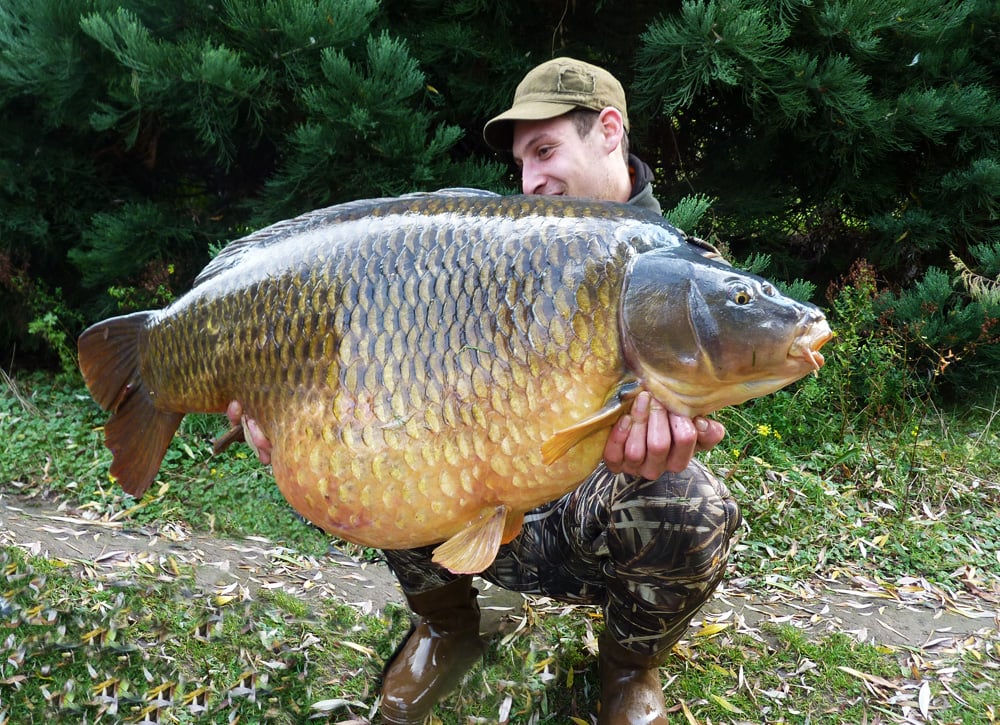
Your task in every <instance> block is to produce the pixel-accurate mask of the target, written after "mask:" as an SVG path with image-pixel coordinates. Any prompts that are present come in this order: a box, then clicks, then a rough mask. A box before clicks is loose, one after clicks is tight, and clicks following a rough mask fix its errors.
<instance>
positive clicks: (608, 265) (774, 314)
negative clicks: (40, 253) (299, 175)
mask: <svg viewBox="0 0 1000 725" xmlns="http://www.w3.org/2000/svg"><path fill="white" fill-rule="evenodd" d="M712 256H713V255H711V254H708V253H707V252H706V250H705V249H703V248H701V247H700V246H697V245H695V244H692V243H690V242H689V241H688V239H687V237H686V236H685V235H684V234H683V233H682V232H680V231H679V230H678V229H676V228H675V227H673V226H672V225H671V224H670V223H669V222H667V221H666V220H665V219H663V218H662V217H661V216H659V215H655V214H652V213H649V212H646V211H643V210H641V209H637V208H636V207H634V206H629V205H627V204H616V203H611V202H597V201H589V200H582V199H569V198H562V197H543V196H504V195H497V194H492V193H490V192H484V191H479V190H470V189H449V190H441V191H438V192H426V193H414V194H408V195H404V196H401V197H396V198H381V199H362V200H357V201H352V202H347V203H343V204H339V205H335V206H332V207H328V208H325V209H319V210H316V211H312V212H308V213H306V214H303V215H301V216H298V217H296V218H294V219H289V220H285V221H281V222H278V223H276V224H273V225H271V226H269V227H266V228H264V229H261V230H259V231H257V232H255V233H252V234H250V235H249V236H246V237H244V238H242V239H238V240H236V241H234V242H231V243H230V244H229V245H227V246H226V247H225V248H224V249H223V250H222V251H221V252H220V253H219V254H218V255H217V256H216V257H215V258H214V260H212V261H211V262H210V263H209V264H208V266H206V267H205V268H204V270H203V271H202V272H201V273H200V274H199V275H198V276H197V278H196V279H195V281H194V284H193V286H192V288H191V289H190V290H189V291H188V292H186V293H185V294H183V295H181V296H180V297H178V298H177V299H176V300H175V301H174V302H173V303H171V304H170V305H169V306H167V307H165V308H163V309H160V310H146V311H142V312H134V313H131V314H127V315H122V316H118V317H113V318H110V319H107V320H103V321H101V322H98V323H96V324H94V325H92V326H91V327H89V328H87V329H86V330H85V331H84V332H83V333H82V334H81V335H80V337H79V339H78V353H79V363H80V370H81V372H82V374H83V378H84V380H85V382H86V385H87V387H88V390H89V391H90V393H91V395H92V397H93V398H94V400H95V401H96V402H97V403H98V404H99V405H100V406H101V407H102V408H103V409H104V410H106V411H109V412H110V413H111V415H110V418H109V419H108V421H107V423H106V425H105V426H104V434H105V444H106V446H107V447H108V448H109V449H110V450H111V452H112V461H111V464H110V475H111V476H112V477H113V478H114V479H116V480H117V482H118V483H119V484H120V485H121V486H122V487H123V489H124V490H125V491H127V492H128V493H130V494H133V495H134V496H137V497H140V496H142V494H143V493H144V492H145V491H146V489H147V488H148V487H149V486H150V484H151V483H152V481H153V480H154V479H155V477H156V475H157V472H158V470H159V467H160V465H161V463H162V459H163V456H164V455H165V453H166V451H167V448H168V446H169V444H170V442H171V439H172V438H173V436H174V434H175V432H176V430H177V428H178V426H179V425H180V422H181V420H182V418H183V417H184V416H185V415H186V414H188V413H193V412H201V413H214V412H223V411H225V410H226V408H227V405H228V403H229V402H230V401H233V400H238V401H240V402H241V403H242V405H243V408H244V411H245V412H246V414H247V415H248V416H250V417H252V418H254V419H255V420H256V421H257V423H258V424H259V425H260V427H261V429H262V431H263V433H264V434H265V435H266V436H267V437H268V439H270V441H271V443H272V446H273V449H272V454H271V466H272V472H273V476H274V479H275V481H276V483H277V486H278V488H279V489H280V491H281V493H282V494H283V495H284V497H285V498H286V499H287V501H288V502H289V503H290V504H291V506H292V507H293V508H294V509H296V510H297V511H298V512H299V513H300V514H301V515H302V516H303V517H305V518H306V519H308V520H309V521H311V522H312V523H314V524H316V525H317V526H319V527H321V528H322V529H324V530H325V531H327V532H329V533H330V534H332V535H335V536H337V537H340V538H341V539H343V540H346V541H350V542H354V543H357V544H360V545H363V546H369V547H373V548H380V549H405V548H415V547H420V546H430V545H436V548H435V549H434V560H435V561H436V562H437V563H439V564H441V565H442V566H444V567H446V568H448V569H450V570H452V571H455V572H459V573H476V572H479V571H482V570H483V569H485V568H486V567H487V566H489V564H490V563H491V562H492V561H493V559H494V558H495V556H496V553H497V550H498V548H499V546H500V545H501V544H503V543H506V542H508V541H510V540H512V539H513V538H514V537H515V536H517V534H518V533H519V531H520V529H521V525H522V523H523V518H524V514H525V513H526V512H528V511H530V510H531V509H533V508H536V507H537V506H539V505H541V504H543V503H545V502H547V501H551V500H554V499H556V498H558V497H559V496H561V495H563V494H564V493H566V492H568V491H570V490H572V489H573V488H574V487H575V486H577V485H578V484H579V483H580V482H581V481H582V480H584V479H585V478H586V477H587V475H589V474H590V473H591V472H592V470H593V469H594V468H595V467H596V465H597V464H598V462H599V461H600V459H601V456H602V453H603V448H604V444H605V440H606V429H607V428H608V427H610V426H612V425H613V424H614V423H615V422H616V421H617V420H618V419H619V418H620V417H621V416H622V415H623V414H625V413H626V412H627V411H628V410H629V408H630V406H631V401H632V400H634V398H635V395H636V394H637V393H638V392H639V391H641V390H647V391H649V392H650V393H651V394H652V395H653V396H654V397H656V398H657V399H658V400H659V401H661V402H662V403H663V404H664V405H666V407H667V408H668V409H670V410H672V411H674V412H676V413H680V414H684V415H689V416H694V415H705V414H708V413H711V412H713V411H716V410H718V409H720V408H722V407H725V406H728V405H736V404H739V403H741V402H744V401H745V400H749V399H750V398H754V397H758V396H761V395H766V394H768V393H770V392H773V391H775V390H777V389H779V388H781V387H783V386H785V385H788V384H790V383H791V382H793V381H795V380H798V379H799V378H801V377H803V376H804V375H807V374H809V373H810V372H815V371H817V370H819V369H820V367H821V366H822V365H823V363H824V359H823V355H822V353H820V352H819V350H820V348H821V347H822V346H823V344H824V343H825V342H826V341H827V340H829V339H830V337H831V335H832V333H831V330H830V327H829V325H828V323H827V321H826V318H825V316H824V315H823V313H822V312H821V311H820V310H819V309H818V308H816V307H815V306H813V305H811V304H808V303H803V302H799V301H796V300H793V299H790V298H788V297H786V296H784V295H782V294H781V293H779V292H778V290H777V289H776V288H775V287H774V285H772V284H771V283H770V282H768V281H766V280H764V279H762V278H760V277H757V276H754V275H752V274H749V273H746V272H743V271H740V270H738V269H735V268H733V267H731V266H729V265H728V264H726V263H724V262H723V261H720V260H718V259H713V258H711V257H712Z"/></svg>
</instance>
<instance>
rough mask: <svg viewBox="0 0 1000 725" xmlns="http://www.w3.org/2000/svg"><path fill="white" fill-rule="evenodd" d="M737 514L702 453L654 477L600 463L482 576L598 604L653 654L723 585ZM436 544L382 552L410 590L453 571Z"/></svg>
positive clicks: (613, 627) (630, 644)
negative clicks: (439, 561)
mask: <svg viewBox="0 0 1000 725" xmlns="http://www.w3.org/2000/svg"><path fill="white" fill-rule="evenodd" d="M740 521H741V516H740V510H739V506H738V504H737V503H736V501H735V499H733V497H732V496H731V495H730V493H729V491H728V489H727V488H726V487H725V485H724V484H723V483H722V482H721V481H719V480H718V479H717V478H716V477H715V476H713V475H712V473H711V472H710V471H709V470H708V469H707V468H706V467H705V466H704V465H702V464H701V463H699V462H698V461H692V462H691V464H690V465H689V466H688V467H687V469H686V470H684V471H683V472H682V473H667V474H664V475H663V476H661V477H660V478H658V479H656V480H655V481H650V480H646V479H643V478H638V477H634V476H626V475H624V474H614V473H611V472H610V471H608V470H607V469H606V468H605V467H604V465H603V464H601V465H600V466H599V467H598V468H597V469H596V470H595V471H594V473H593V474H591V475H590V477H589V478H587V479H586V480H585V481H584V482H583V483H581V484H580V486H578V487H577V488H576V489H575V490H573V491H571V492H570V493H568V494H566V495H565V496H563V497H562V498H560V499H557V500H556V501H553V502H551V503H549V504H546V505H544V506H541V507H539V508H537V509H535V510H533V511H531V512H530V513H528V514H527V515H526V516H525V519H524V528H523V529H522V531H521V533H520V535H519V536H518V537H517V538H516V539H514V540H513V541H512V542H510V543H509V544H506V545H504V546H502V547H501V548H500V553H499V554H498V556H497V558H496V561H494V562H493V564H492V565H491V566H490V568H489V569H487V570H486V571H484V572H482V573H481V574H480V575H479V576H481V577H482V578H483V579H485V580H487V581H489V582H492V583H493V584H495V585H497V586H500V587H503V588H505V589H510V590H513V591H518V592H525V593H532V594H542V595H545V596H548V597H552V598H554V599H557V600H560V601H564V602H569V603H574V604H593V605H599V606H602V607H603V608H604V616H605V622H606V626H607V629H608V630H609V633H610V634H611V635H612V636H613V637H614V638H615V639H616V640H617V641H618V642H619V643H620V644H622V645H623V646H624V647H626V648H627V649H630V650H632V651H635V652H638V653H640V654H646V655H652V654H655V653H658V652H662V651H664V650H666V649H667V648H669V647H672V646H673V645H674V643H676V642H677V640H679V639H680V638H681V636H682V635H683V634H684V631H685V630H686V628H687V625H688V622H689V621H690V620H691V618H692V617H693V616H694V615H695V613H696V612H697V611H698V608H699V607H701V605H702V604H703V603H704V602H705V600H706V599H708V597H709V596H710V595H711V594H712V592H713V591H714V590H715V588H716V587H717V586H718V584H719V581H720V580H721V579H722V575H723V573H724V571H725V567H726V562H727V560H728V558H729V548H730V541H731V538H732V535H733V534H734V532H735V531H736V528H737V527H738V526H739V524H740ZM433 549H434V547H433V546H430V547H423V548H420V549H408V550H396V551H388V550H387V551H385V555H386V557H387V559H388V562H389V566H390V568H391V569H392V570H393V572H395V574H396V576H397V577H398V579H399V581H400V584H401V585H402V587H403V589H404V591H406V592H407V593H409V594H416V593H420V592H425V591H428V590H430V589H434V588H436V587H439V586H443V585H444V584H447V583H448V582H450V581H454V580H455V579H456V578H457V575H455V574H452V573H451V572H449V571H447V570H446V569H443V568H442V567H440V566H438V565H436V564H434V563H432V562H431V551H432V550H433Z"/></svg>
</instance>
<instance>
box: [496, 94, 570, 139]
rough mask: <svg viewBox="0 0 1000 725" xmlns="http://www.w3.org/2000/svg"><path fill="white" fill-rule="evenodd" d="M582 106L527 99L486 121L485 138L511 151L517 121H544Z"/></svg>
mask: <svg viewBox="0 0 1000 725" xmlns="http://www.w3.org/2000/svg"><path fill="white" fill-rule="evenodd" d="M576 108H580V106H578V105H576V104H573V103H551V102H548V101H527V102H525V103H519V104H517V105H516V106H514V107H513V108H511V109H510V110H509V111H504V112H503V113H501V114H500V115H499V116H495V117H493V118H491V119H490V120H489V121H487V122H486V125H485V126H484V127H483V139H484V140H485V141H486V143H487V144H489V145H490V147H492V148H494V149H496V150H497V151H510V150H511V148H513V146H514V122H515V121H542V120H545V119H547V118H555V117H556V116H561V115H563V114H564V113H569V112H570V111H572V110H574V109H576Z"/></svg>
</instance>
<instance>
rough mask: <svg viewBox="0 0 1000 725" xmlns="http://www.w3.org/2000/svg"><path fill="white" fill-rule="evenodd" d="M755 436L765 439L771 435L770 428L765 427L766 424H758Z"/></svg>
mask: <svg viewBox="0 0 1000 725" xmlns="http://www.w3.org/2000/svg"><path fill="white" fill-rule="evenodd" d="M757 435H759V436H763V437H764V438H767V437H768V436H769V435H771V426H769V425H767V424H766V423H759V424H758V425H757Z"/></svg>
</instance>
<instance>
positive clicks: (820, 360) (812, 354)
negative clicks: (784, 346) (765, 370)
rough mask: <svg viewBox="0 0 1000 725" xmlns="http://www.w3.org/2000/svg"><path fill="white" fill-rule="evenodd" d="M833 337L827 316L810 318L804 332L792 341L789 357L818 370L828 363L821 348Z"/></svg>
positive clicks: (815, 370)
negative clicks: (817, 318)
mask: <svg viewBox="0 0 1000 725" xmlns="http://www.w3.org/2000/svg"><path fill="white" fill-rule="evenodd" d="M832 339H833V330H831V329H830V325H829V324H828V323H827V321H826V318H825V317H822V318H820V319H819V320H816V319H815V318H812V319H809V320H807V321H806V322H805V325H804V329H803V330H802V332H800V333H799V335H798V337H796V338H795V339H794V340H793V341H792V346H791V348H789V350H788V357H789V358H792V359H794V360H800V361H802V362H803V363H805V364H806V365H807V366H808V367H810V368H812V370H813V371H814V372H817V371H819V369H820V368H821V367H823V365H824V364H825V363H826V358H824V357H823V353H821V352H820V351H819V350H820V348H821V347H823V345H825V344H826V343H828V342H829V341H830V340H832Z"/></svg>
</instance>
